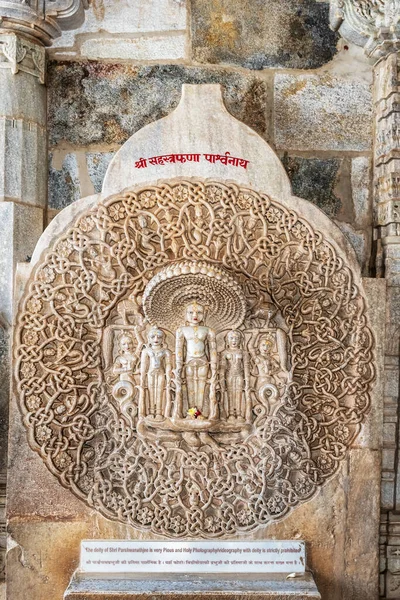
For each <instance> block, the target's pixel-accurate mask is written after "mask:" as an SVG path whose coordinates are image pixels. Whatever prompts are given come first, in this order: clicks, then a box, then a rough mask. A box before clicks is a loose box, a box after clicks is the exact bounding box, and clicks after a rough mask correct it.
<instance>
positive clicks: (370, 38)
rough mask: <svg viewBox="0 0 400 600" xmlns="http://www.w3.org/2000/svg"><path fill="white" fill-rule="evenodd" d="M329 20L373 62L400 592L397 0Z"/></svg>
mask: <svg viewBox="0 0 400 600" xmlns="http://www.w3.org/2000/svg"><path fill="white" fill-rule="evenodd" d="M331 25H332V27H333V28H334V29H336V30H338V31H339V32H340V33H341V35H342V36H343V37H344V38H345V39H346V40H348V41H350V42H353V43H355V44H357V45H360V46H363V47H364V50H365V52H366V54H367V56H368V57H369V58H371V59H373V60H375V61H376V62H375V66H374V107H375V110H374V119H375V139H374V200H375V202H374V224H375V241H376V275H377V277H384V278H385V279H386V281H387V290H388V293H387V309H386V314H387V318H386V340H387V342H386V351H385V374H384V377H385V396H384V417H383V418H384V422H383V449H382V496H381V511H382V519H381V560H382V562H381V581H380V587H381V596H382V597H384V598H400V455H399V450H400V441H399V426H400V421H399V401H400V400H399V376H400V372H399V363H400V358H399V344H400V339H399V334H400V325H399V323H400V0H331Z"/></svg>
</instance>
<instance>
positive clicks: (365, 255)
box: [335, 220, 371, 276]
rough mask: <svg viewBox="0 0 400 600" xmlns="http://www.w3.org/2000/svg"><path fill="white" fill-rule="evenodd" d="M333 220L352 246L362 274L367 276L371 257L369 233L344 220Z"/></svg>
mask: <svg viewBox="0 0 400 600" xmlns="http://www.w3.org/2000/svg"><path fill="white" fill-rule="evenodd" d="M335 222H336V225H337V226H338V227H339V229H340V230H341V231H342V232H343V233H344V235H345V236H346V238H347V239H348V240H349V242H350V244H351V245H352V246H353V248H354V251H355V253H356V255H357V259H358V263H359V265H360V267H361V270H362V273H363V275H364V276H367V275H368V273H369V261H370V258H371V233H370V232H369V231H363V230H357V229H355V227H353V225H351V224H350V223H345V222H344V221H339V220H335Z"/></svg>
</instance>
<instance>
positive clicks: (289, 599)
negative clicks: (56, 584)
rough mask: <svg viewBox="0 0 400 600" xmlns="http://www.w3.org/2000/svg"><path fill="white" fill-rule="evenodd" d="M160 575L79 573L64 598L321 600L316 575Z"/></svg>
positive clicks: (76, 599)
mask: <svg viewBox="0 0 400 600" xmlns="http://www.w3.org/2000/svg"><path fill="white" fill-rule="evenodd" d="M286 577H287V576H286V575H280V574H279V575H258V574H251V575H239V576H236V575H234V574H233V575H211V574H204V575H196V574H190V573H188V574H185V575H181V574H176V573H175V574H172V575H157V574H152V573H149V574H148V575H146V574H143V573H141V574H140V575H137V576H130V577H129V579H127V578H114V579H102V578H100V577H97V578H95V577H92V576H91V577H83V576H82V575H79V574H77V573H76V574H75V575H74V576H73V578H72V580H71V583H70V584H69V586H68V589H67V591H66V592H65V594H64V600H109V599H110V598H113V600H114V599H115V600H146V599H148V600H150V599H151V600H166V599H167V598H169V599H171V600H175V599H178V598H179V600H189V599H192V598H193V597H196V598H198V600H202V598H206V599H207V600H214V599H215V600H230V599H232V598H237V599H238V600H243V599H244V598H248V599H249V600H250V599H251V600H266V599H267V598H271V599H272V598H273V599H274V600H321V596H320V594H319V592H318V590H317V586H316V585H315V582H314V579H313V577H312V575H310V574H309V573H306V574H305V575H304V576H302V577H296V578H293V579H286Z"/></svg>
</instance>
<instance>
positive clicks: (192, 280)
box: [143, 261, 246, 331]
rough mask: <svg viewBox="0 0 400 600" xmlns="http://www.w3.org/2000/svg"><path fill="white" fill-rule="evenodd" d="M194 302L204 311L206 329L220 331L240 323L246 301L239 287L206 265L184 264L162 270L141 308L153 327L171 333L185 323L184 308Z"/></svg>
mask: <svg viewBox="0 0 400 600" xmlns="http://www.w3.org/2000/svg"><path fill="white" fill-rule="evenodd" d="M193 301H197V302H199V303H200V304H203V305H204V307H205V308H206V314H207V323H206V324H207V325H208V326H209V327H212V328H214V329H217V330H219V331H221V330H224V329H236V328H237V327H240V325H241V324H242V323H243V320H244V317H245V314H246V300H245V296H244V293H243V290H242V288H241V286H240V285H239V284H238V283H237V281H235V279H234V278H233V277H232V276H231V275H229V274H228V273H227V272H226V271H224V270H223V269H220V268H218V267H216V266H214V265H212V264H209V263H206V262H194V261H183V262H179V263H173V264H171V265H168V266H167V267H164V268H163V269H161V271H159V272H158V273H157V275H155V276H154V277H153V279H151V280H150V281H149V283H148V284H147V286H146V289H145V291H144V294H143V309H144V313H145V315H146V317H147V319H148V320H149V322H150V323H151V324H152V325H158V326H159V327H163V328H165V329H169V330H170V331H174V330H175V329H177V328H178V327H179V326H180V325H182V324H183V323H184V322H185V308H186V306H187V305H188V304H190V302H193Z"/></svg>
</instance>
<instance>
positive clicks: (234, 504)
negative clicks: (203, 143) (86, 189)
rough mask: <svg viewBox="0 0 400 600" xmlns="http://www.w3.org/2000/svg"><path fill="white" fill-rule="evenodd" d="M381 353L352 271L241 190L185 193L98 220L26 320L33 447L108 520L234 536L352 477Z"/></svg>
mask: <svg viewBox="0 0 400 600" xmlns="http://www.w3.org/2000/svg"><path fill="white" fill-rule="evenodd" d="M200 263H202V264H203V266H205V265H208V266H209V271H210V274H211V275H210V279H209V280H208V281H207V283H206V284H205V283H204V281H203V284H204V285H202V283H201V278H200V277H199V273H197V274H196V273H190V274H189V273H184V272H183V271H182V272H180V273H179V274H178V275H177V277H178V280H179V285H178V286H176V285H175V284H174V286H173V289H172V288H170V287H168V285H169V284H168V282H171V281H175V283H176V282H177V279H173V278H170V277H169V276H168V273H170V272H171V271H170V270H171V269H173V268H175V267H176V265H177V264H179V265H180V267H179V268H180V269H182V265H186V266H189V267H190V268H192V267H193V270H195V265H199V264H200ZM184 269H186V267H184ZM203 275H204V274H203ZM204 276H205V275H204ZM214 276H215V278H214ZM153 278H154V279H153ZM179 278H180V279H179ZM211 281H215V282H218V284H217V286H214V285H211V283H210V282H211ZM149 282H152V283H151V284H149ZM148 285H149V287H148V288H147V291H146V286H148ZM191 286H192V287H191ZM189 288H190V289H189ZM227 290H228V292H227ZM152 294H153V296H152ZM154 295H155V301H154ZM152 297H153V302H150V300H151V298H152ZM223 298H226V299H227V304H226V306H224V305H223V301H222V300H223ZM193 301H194V302H193ZM221 302H222V303H221ZM187 303H192V304H190V305H189V308H188V306H187ZM193 305H194V306H193ZM207 305H208V306H210V307H214V308H213V309H212V311H211V312H212V313H213V316H212V319H211V321H212V322H211V321H210V322H208V320H207ZM174 306H175V307H176V313H175V314H174V313H173V311H174ZM219 306H220V308H218V307H219ZM160 311H161V313H162V315H163V316H162V318H161V321H160V314H161V313H160ZM162 311H164V312H162ZM185 311H186V312H185ZM219 311H220V315H221V319H220V321H218V314H219ZM210 314H211V313H210ZM146 316H147V317H148V318H149V319H148V320H147V319H146ZM164 317H165V320H163V319H164ZM196 319H197V321H198V325H197V321H196ZM149 321H150V322H149ZM167 323H168V326H167ZM175 327H177V330H176V331H174V328H175ZM234 328H236V329H234ZM164 329H165V330H164ZM228 329H234V330H233V331H228ZM372 347H373V341H372V335H371V332H370V330H369V328H368V325H367V319H366V314H365V303H364V299H363V297H362V294H361V291H360V289H359V288H358V287H357V285H356V284H355V283H354V277H353V274H352V272H351V270H350V268H349V267H348V266H346V264H344V262H343V259H342V258H341V257H340V256H338V253H337V251H336V250H335V248H334V247H333V246H332V245H331V244H330V243H329V242H328V241H327V240H325V239H324V237H323V235H321V233H319V232H317V231H314V230H313V228H312V227H311V225H310V224H309V223H308V222H307V221H305V220H304V219H303V218H301V217H299V216H298V215H297V214H296V213H295V212H294V211H291V210H288V209H287V208H285V207H283V206H282V205H280V204H279V203H278V202H276V201H273V200H271V199H270V198H269V197H267V196H266V195H263V194H260V193H256V192H255V191H253V190H250V189H243V188H240V187H239V186H237V185H234V184H226V183H222V182H209V181H206V182H204V181H176V182H172V183H164V184H159V185H157V186H151V187H145V188H142V189H140V190H137V191H128V192H125V193H123V194H121V195H120V196H119V197H113V198H112V199H110V200H108V201H105V202H104V203H102V204H98V205H96V206H95V207H94V208H92V209H91V210H89V211H88V212H87V213H86V214H85V215H84V216H81V217H79V219H78V220H77V222H76V223H75V225H74V226H73V227H71V228H70V229H69V230H68V231H66V232H65V234H64V235H63V236H61V237H60V238H59V239H57V240H56V241H55V243H54V245H53V247H52V248H50V249H49V250H48V252H47V253H46V255H45V256H43V258H42V261H41V262H40V264H38V265H37V267H36V268H35V269H34V272H33V275H32V278H31V280H30V283H29V286H28V288H27V291H26V294H25V297H24V299H23V303H22V306H21V310H20V312H19V314H18V327H17V332H16V344H15V348H16V350H15V352H16V372H15V376H16V380H17V389H18V400H19V405H20V409H21V412H22V415H23V420H24V424H25V426H26V429H27V433H28V439H29V443H30V445H31V446H32V448H33V449H34V450H35V451H36V452H38V453H39V454H40V456H41V457H42V458H43V460H44V461H45V464H46V466H47V467H48V468H49V469H50V470H51V472H52V473H53V474H54V475H55V476H56V477H57V478H58V479H59V481H60V482H61V484H62V485H63V486H65V487H67V488H69V489H70V490H71V491H72V492H73V493H74V494H76V495H77V496H78V497H79V498H81V499H82V500H84V501H85V502H86V503H87V504H88V505H89V506H91V507H94V508H95V509H97V510H98V511H100V512H101V513H102V514H103V515H105V516H106V517H108V518H111V519H117V520H119V521H121V522H124V523H128V524H130V525H132V526H134V527H136V528H139V529H142V530H151V531H152V532H153V533H156V534H161V535H165V536H169V537H174V536H177V537H221V536H225V537H226V536H229V535H233V534H236V533H238V532H243V531H250V530H252V529H254V528H256V527H258V526H260V525H264V524H267V523H268V522H270V521H272V520H274V519H280V518H282V517H284V516H285V515H287V514H288V512H289V511H290V510H292V509H293V508H294V507H296V506H297V505H299V504H300V503H302V502H305V501H307V500H309V499H310V498H311V497H312V496H313V495H314V494H315V493H316V491H317V490H318V488H319V487H320V486H321V485H323V484H324V482H326V481H327V480H328V479H329V478H330V477H332V476H333V475H334V474H335V473H336V471H337V470H338V467H339V464H340V462H341V461H342V460H343V458H344V457H345V455H346V451H347V449H348V448H349V446H350V445H351V443H352V442H353V440H354V439H355V437H356V436H357V435H358V433H359V431H360V427H361V424H362V421H363V418H364V415H365V414H366V412H367V410H368V408H369V392H370V386H371V383H372V381H373V378H374V369H373V353H372ZM193 398H194V399H196V406H193V401H192V399H193Z"/></svg>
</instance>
